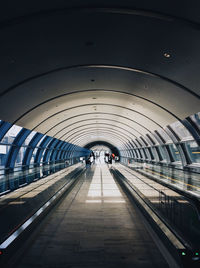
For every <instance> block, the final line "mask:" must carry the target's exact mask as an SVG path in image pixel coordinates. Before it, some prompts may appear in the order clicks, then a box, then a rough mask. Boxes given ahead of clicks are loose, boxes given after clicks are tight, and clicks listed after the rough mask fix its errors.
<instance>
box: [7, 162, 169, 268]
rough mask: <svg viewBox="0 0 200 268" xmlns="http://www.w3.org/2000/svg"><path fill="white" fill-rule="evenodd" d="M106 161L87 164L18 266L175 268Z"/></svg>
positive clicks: (26, 244) (40, 227)
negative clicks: (170, 266)
mask: <svg viewBox="0 0 200 268" xmlns="http://www.w3.org/2000/svg"><path fill="white" fill-rule="evenodd" d="M165 257H166V256H164V254H163V252H161V251H160V247H159V246H158V244H157V242H156V241H155V239H154V238H153V237H152V234H151V232H150V231H149V229H148V227H147V226H146V225H145V223H144V220H143V217H142V215H141V213H139V210H138V208H137V207H136V206H134V204H133V203H131V202H130V201H129V199H128V198H127V196H126V195H125V194H124V192H123V191H122V190H121V188H120V187H119V185H118V184H117V183H116V181H115V180H114V179H113V176H112V175H111V173H110V171H109V168H108V166H107V165H106V164H103V163H102V164H100V163H98V165H96V164H94V165H92V166H91V167H89V168H87V169H86V170H85V171H84V172H83V173H82V174H81V175H80V178H79V180H78V182H77V183H76V185H75V186H74V187H73V189H72V190H71V191H70V192H69V193H68V194H67V195H64V197H62V199H61V200H60V201H59V202H58V203H57V204H56V205H55V207H53V209H52V210H51V211H50V213H49V214H48V215H46V217H45V218H44V220H42V221H41V222H40V223H39V224H38V226H37V228H36V229H35V230H34V231H33V233H32V234H31V235H30V236H29V237H28V238H27V240H26V241H25V242H24V243H23V244H22V245H21V249H20V250H19V252H17V253H16V254H15V255H14V256H13V257H12V258H10V260H9V264H8V267H15V268H27V267H32V268H34V267H35V268H36V267H37V268H38V267H45V268H47V267H48V268H51V267H52V268H55V267H57V268H61V267H62V268H63V267H65V268H66V267H74V268H75V267H76V268H82V267H95V268H108V267H109V268H117V267H120V268H121V267H124V268H132V267H148V268H150V267H152V268H153V267H159V268H160V267H169V264H168V262H167V260H166V258H165Z"/></svg>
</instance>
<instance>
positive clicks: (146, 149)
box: [144, 148, 151, 160]
mask: <svg viewBox="0 0 200 268" xmlns="http://www.w3.org/2000/svg"><path fill="white" fill-rule="evenodd" d="M144 151H145V155H146V157H147V159H148V160H151V155H150V153H149V150H148V148H145V149H144Z"/></svg>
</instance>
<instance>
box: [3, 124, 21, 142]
mask: <svg viewBox="0 0 200 268" xmlns="http://www.w3.org/2000/svg"><path fill="white" fill-rule="evenodd" d="M21 129H22V127H19V126H16V125H13V126H12V127H11V128H10V129H9V131H8V132H7V133H6V135H5V136H4V137H3V139H2V140H1V142H2V143H8V144H12V143H13V141H14V139H15V138H16V136H17V135H18V133H19V132H20V130H21Z"/></svg>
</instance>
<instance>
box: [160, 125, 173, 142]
mask: <svg viewBox="0 0 200 268" xmlns="http://www.w3.org/2000/svg"><path fill="white" fill-rule="evenodd" d="M157 131H158V133H159V134H160V136H161V137H162V138H163V139H164V140H165V142H172V140H171V138H170V137H169V136H168V134H167V133H166V132H165V131H164V130H163V129H161V128H160V129H158V130H157Z"/></svg>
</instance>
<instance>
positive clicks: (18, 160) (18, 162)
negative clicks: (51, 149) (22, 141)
mask: <svg viewBox="0 0 200 268" xmlns="http://www.w3.org/2000/svg"><path fill="white" fill-rule="evenodd" d="M26 149H27V148H26V147H21V148H20V150H19V152H18V154H17V158H16V161H15V167H18V166H21V165H22V161H23V158H24V152H25V151H26Z"/></svg>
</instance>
